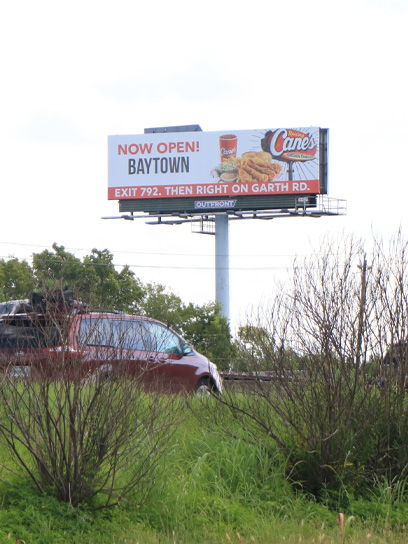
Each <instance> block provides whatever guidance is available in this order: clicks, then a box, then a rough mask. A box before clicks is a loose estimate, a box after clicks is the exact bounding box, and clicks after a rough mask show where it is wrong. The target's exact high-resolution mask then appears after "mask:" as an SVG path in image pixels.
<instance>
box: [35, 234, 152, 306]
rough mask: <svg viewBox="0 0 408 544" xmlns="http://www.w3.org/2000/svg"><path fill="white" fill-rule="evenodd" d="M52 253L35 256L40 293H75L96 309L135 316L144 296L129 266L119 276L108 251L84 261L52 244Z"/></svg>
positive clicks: (101, 251) (79, 298)
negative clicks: (65, 290) (57, 291)
mask: <svg viewBox="0 0 408 544" xmlns="http://www.w3.org/2000/svg"><path fill="white" fill-rule="evenodd" d="M52 247H53V250H54V251H53V252H51V251H48V250H44V251H42V252H41V253H37V254H34V255H33V269H34V273H35V276H36V279H37V287H38V288H39V289H41V290H47V289H63V288H64V287H65V286H69V288H70V289H71V290H72V291H73V293H74V296H75V298H76V299H78V300H81V301H82V302H84V303H86V304H90V305H93V306H94V307H97V308H104V309H111V310H119V311H125V312H128V313H134V311H135V310H138V304H139V301H140V300H141V299H142V297H143V295H144V290H143V287H142V285H141V283H140V281H139V280H138V279H137V278H136V277H135V275H134V273H133V272H132V271H131V270H130V269H129V267H128V266H124V267H123V268H122V270H121V271H120V272H118V271H117V270H116V268H115V265H114V264H113V255H112V253H110V251H108V250H107V249H104V250H98V249H93V250H92V252H91V254H90V255H87V256H85V257H84V259H83V261H81V259H79V258H78V257H75V256H74V255H73V254H72V253H69V252H68V251H66V250H65V248H64V246H58V245H57V244H53V246H52Z"/></svg>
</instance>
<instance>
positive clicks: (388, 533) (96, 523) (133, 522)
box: [0, 407, 408, 544]
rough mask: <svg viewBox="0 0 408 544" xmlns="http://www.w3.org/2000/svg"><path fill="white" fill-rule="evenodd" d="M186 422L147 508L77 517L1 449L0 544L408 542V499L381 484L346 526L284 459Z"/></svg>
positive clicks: (125, 506) (84, 510) (355, 506)
mask: <svg viewBox="0 0 408 544" xmlns="http://www.w3.org/2000/svg"><path fill="white" fill-rule="evenodd" d="M184 415H185V417H184V420H183V422H182V423H181V424H180V426H179V427H178V429H177V432H176V434H175V435H174V437H173V440H172V442H171V445H170V446H169V447H168V448H167V450H166V453H165V455H164V456H163V457H162V459H161V463H160V466H159V467H158V470H157V472H156V474H155V482H154V486H153V490H152V493H151V494H150V496H149V498H148V500H147V501H146V502H145V503H144V504H142V505H138V504H137V502H135V501H129V502H123V503H122V505H121V506H120V507H115V508H112V509H106V510H99V511H95V510H93V509H92V508H91V507H90V506H82V507H79V508H76V509H74V508H72V507H71V506H70V505H69V504H67V503H63V502H59V501H58V500H57V499H56V498H54V497H53V495H52V491H50V493H49V494H42V495H41V494H39V493H38V491H37V490H36V489H34V487H33V486H32V484H31V483H30V481H28V480H27V479H26V476H23V475H22V474H21V473H20V469H19V468H18V467H16V466H15V465H13V463H12V460H11V459H10V458H8V456H7V452H6V451H5V449H4V448H2V449H1V459H2V466H1V481H0V543H3V542H7V543H10V542H15V543H23V542H24V543H26V544H29V543H30V544H31V543H32V544H34V543H36V544H37V543H54V542H55V543H76V542H77V543H82V542H83V543H95V544H96V543H98V544H99V543H115V544H118V543H140V544H142V543H146V544H150V543H151V544H158V543H160V544H167V543H169V544H170V543H172V544H175V543H180V544H181V543H186V544H187V543H194V544H196V543H208V544H210V543H229V542H232V543H239V542H256V543H260V544H266V543H275V542H276V543H277V542H285V543H299V542H305V543H309V542H310V543H311V542H316V543H317V542H326V543H342V542H348V543H351V542H353V543H362V542H370V543H385V542H390V543H391V542H392V543H396V544H399V543H403V542H407V540H408V534H407V530H406V529H405V524H406V523H408V502H406V501H405V493H404V492H401V493H400V494H399V496H398V500H395V497H391V496H390V490H389V489H388V488H387V486H386V485H385V484H384V485H383V487H382V488H381V486H379V487H378V489H376V490H375V492H374V490H373V495H372V499H371V500H368V501H367V500H366V501H361V500H360V501H357V500H355V501H354V500H353V498H352V497H349V498H348V503H349V507H348V509H347V511H345V512H344V526H343V527H341V526H340V524H339V523H338V516H339V511H340V507H338V508H336V504H335V501H334V502H333V499H331V501H330V508H329V507H328V506H327V505H326V504H324V501H323V503H317V502H316V501H315V500H313V499H312V498H311V497H310V496H305V494H303V493H302V492H299V491H298V492H296V491H295V490H294V489H293V487H291V485H290V484H289V482H288V481H287V479H286V477H285V460H284V459H282V458H280V456H279V454H278V453H276V455H275V456H273V455H272V456H271V455H269V456H268V455H266V454H265V453H264V452H263V450H262V449H261V447H259V446H257V445H250V444H248V443H247V442H246V441H245V440H244V439H243V438H244V434H242V435H241V436H240V435H239V434H238V437H237V438H235V439H231V438H226V437H223V436H222V435H220V434H218V433H216V432H215V431H214V430H213V431H210V430H208V429H205V428H203V425H202V424H200V423H199V421H198V420H197V419H196V417H195V416H194V415H193V414H191V413H190V412H189V411H188V409H187V407H186V408H185V414H184ZM242 433H243V431H242ZM402 491H404V490H402Z"/></svg>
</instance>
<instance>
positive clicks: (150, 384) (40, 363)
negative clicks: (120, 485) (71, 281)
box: [0, 311, 222, 393]
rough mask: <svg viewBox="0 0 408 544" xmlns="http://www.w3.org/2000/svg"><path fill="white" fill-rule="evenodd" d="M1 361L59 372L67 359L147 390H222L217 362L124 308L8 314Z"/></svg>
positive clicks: (26, 372)
mask: <svg viewBox="0 0 408 544" xmlns="http://www.w3.org/2000/svg"><path fill="white" fill-rule="evenodd" d="M0 361H1V364H2V367H3V369H7V371H8V372H9V373H11V375H13V376H16V377H23V376H33V377H34V375H35V373H37V374H38V373H40V372H42V373H43V372H46V373H47V375H49V376H50V375H54V376H56V375H57V374H58V372H60V369H61V368H62V367H61V366H60V364H59V362H60V361H63V362H64V368H65V369H67V368H70V369H71V370H70V371H71V372H73V369H75V372H77V371H78V368H80V376H81V379H92V378H93V377H96V376H98V375H101V373H102V374H103V376H106V377H108V376H109V377H110V376H114V375H115V374H122V375H123V374H125V375H127V376H129V377H131V378H135V379H139V380H140V381H141V383H142V384H143V386H145V387H146V388H148V389H155V390H157V389H159V390H166V391H171V392H182V391H191V392H192V391H200V392H203V391H209V390H212V391H214V392H217V393H221V392H222V379H221V377H220V375H219V373H218V371H217V368H216V366H215V365H214V364H213V363H211V362H210V361H209V360H208V359H207V358H206V357H204V356H203V355H200V354H199V353H198V352H197V351H195V349H194V348H193V347H192V346H191V345H190V344H189V343H187V342H186V341H185V340H183V338H182V337H181V336H179V335H178V334H177V333H175V332H174V331H173V330H172V329H170V328H169V327H167V326H166V325H164V324H163V323H161V322H159V321H156V320H154V319H149V318H146V317H137V316H131V315H126V314H122V313H119V312H108V311H107V312H105V311H98V312H85V313H82V312H79V311H74V312H72V311H71V312H69V313H68V314H66V313H65V314H64V315H62V314H61V313H59V314H56V313H54V314H52V313H51V314H47V313H43V314H38V313H35V312H32V313H27V314H18V315H17V314H10V315H5V314H3V315H2V316H1V318H0ZM68 362H69V363H70V364H67V363H68ZM77 375H78V374H77Z"/></svg>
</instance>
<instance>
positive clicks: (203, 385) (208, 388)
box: [195, 378, 213, 397]
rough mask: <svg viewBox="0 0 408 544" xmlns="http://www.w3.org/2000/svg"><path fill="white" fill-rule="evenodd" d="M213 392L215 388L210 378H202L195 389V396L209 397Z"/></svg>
mask: <svg viewBox="0 0 408 544" xmlns="http://www.w3.org/2000/svg"><path fill="white" fill-rule="evenodd" d="M212 391H213V387H212V385H211V382H210V379H209V378H201V379H199V380H198V382H197V385H196V387H195V394H196V395H197V396H198V397H209V396H210V395H211V392H212Z"/></svg>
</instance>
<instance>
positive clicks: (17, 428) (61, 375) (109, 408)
mask: <svg viewBox="0 0 408 544" xmlns="http://www.w3.org/2000/svg"><path fill="white" fill-rule="evenodd" d="M32 320H33V322H32V323H31V327H28V328H27V327H26V329H27V330H28V329H32V331H36V332H35V334H37V335H40V336H41V337H42V341H41V342H42V344H41V346H42V349H35V350H33V351H32V357H31V360H30V365H29V367H28V368H27V367H26V370H27V371H26V372H21V373H18V372H17V371H16V370H17V369H19V368H20V369H21V367H20V366H19V365H18V363H17V364H16V360H17V359H18V357H19V355H18V353H19V352H18V351H17V352H16V350H14V351H13V353H14V355H13V357H11V358H10V359H9V361H8V368H5V372H4V373H3V375H2V381H1V387H0V406H1V412H0V435H1V438H2V440H3V442H4V443H5V444H6V445H7V447H8V448H9V451H10V452H11V453H12V455H13V457H14V459H15V460H16V461H17V463H18V464H19V465H20V467H22V469H23V470H24V471H25V473H26V474H28V475H29V476H30V478H31V479H32V480H33V482H34V483H35V485H36V486H37V488H38V489H39V490H40V491H41V492H50V491H51V492H55V493H56V494H57V496H58V498H59V499H60V500H62V501H66V502H69V503H71V504H72V505H73V506H77V505H79V504H80V503H83V502H87V503H88V504H91V505H92V506H93V507H95V508H102V507H108V506H113V505H115V504H118V503H119V502H120V501H122V500H124V499H125V498H128V497H130V496H134V497H135V498H136V500H138V501H143V500H144V499H145V497H146V495H147V493H148V491H149V489H150V488H151V486H152V484H153V482H154V472H155V470H156V467H157V463H158V460H159V459H160V457H161V456H162V454H163V451H164V448H165V446H166V444H167V443H168V440H169V438H170V437H171V434H172V432H173V431H174V430H175V425H176V423H177V422H178V421H179V419H180V413H181V412H180V410H179V406H178V403H179V402H182V400H181V399H179V398H178V397H175V396H171V395H159V394H158V393H153V392H152V391H147V390H146V388H145V387H144V386H142V380H141V373H143V369H142V370H141V371H140V372H138V373H136V374H134V375H132V376H130V375H129V374H127V373H125V372H123V373H121V372H115V373H114V372H112V367H113V366H115V368H116V366H117V365H113V363H114V362H117V360H118V359H120V354H119V356H118V352H117V350H116V351H115V350H113V349H110V347H109V346H113V345H116V346H117V345H119V350H125V349H126V347H127V343H128V342H129V341H130V339H131V335H134V334H135V331H134V330H133V329H132V330H130V329H124V330H123V331H122V337H121V338H120V339H118V338H115V339H114V340H115V344H114V343H113V341H112V342H111V338H110V336H109V335H111V334H112V331H106V336H104V338H103V341H104V342H105V344H104V345H105V346H106V347H105V348H104V349H103V350H99V351H98V350H96V348H95V352H94V353H91V354H89V352H84V351H81V348H80V347H78V349H76V350H73V349H72V348H71V344H70V342H69V338H68V337H67V335H68V334H69V331H70V326H69V316H66V315H65V316H63V315H62V314H58V313H54V314H52V313H48V315H47V317H46V318H45V319H44V318H43V317H41V319H40V318H38V317H33V318H32ZM27 330H26V331H25V332H26V333H27ZM23 332H24V331H22V333H21V335H20V336H19V338H20V341H21V344H20V347H21V349H22V350H24V351H27V349H30V348H29V340H28V339H29V337H30V331H28V335H27V334H23ZM88 334H89V335H92V334H94V336H95V334H96V333H94V331H93V330H92V329H89V330H88ZM116 334H117V333H116ZM112 340H113V339H112ZM16 341H17V340H16ZM95 344H99V345H101V344H102V339H101V338H99V339H98V342H95ZM36 345H37V346H38V343H37V344H36ZM21 353H22V352H21ZM98 358H99V359H98Z"/></svg>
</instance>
